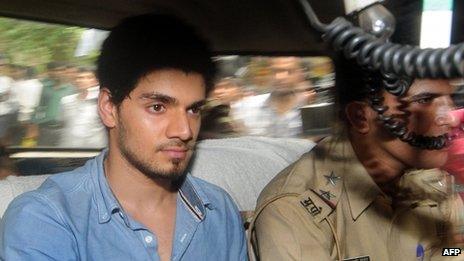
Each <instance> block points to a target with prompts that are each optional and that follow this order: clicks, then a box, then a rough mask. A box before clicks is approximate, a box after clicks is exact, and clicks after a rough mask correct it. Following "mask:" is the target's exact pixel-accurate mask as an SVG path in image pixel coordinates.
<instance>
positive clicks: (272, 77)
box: [200, 57, 334, 138]
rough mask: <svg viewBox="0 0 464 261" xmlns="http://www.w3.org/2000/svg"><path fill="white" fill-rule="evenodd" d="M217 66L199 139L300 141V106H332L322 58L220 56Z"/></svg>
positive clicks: (330, 78)
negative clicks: (234, 138) (326, 104)
mask: <svg viewBox="0 0 464 261" xmlns="http://www.w3.org/2000/svg"><path fill="white" fill-rule="evenodd" d="M218 64H219V66H218V67H219V70H220V73H219V76H220V77H219V79H218V80H217V83H216V85H215V87H214V89H213V91H212V92H211V93H210V95H209V102H208V103H207V107H206V108H205V111H204V113H203V123H202V132H201V133H200V135H201V138H218V137H219V138H220V137H229V136H236V135H240V136H241V135H257V136H268V137H295V138H298V137H305V133H304V131H303V128H302V126H303V123H302V118H301V113H300V111H301V108H302V107H304V106H306V105H309V104H316V103H317V104H320V103H332V102H333V94H332V87H333V85H334V74H333V66H332V62H331V60H330V59H328V58H325V57H313V58H299V57H233V58H229V57H222V60H221V59H219V60H218ZM231 64H232V65H231Z"/></svg>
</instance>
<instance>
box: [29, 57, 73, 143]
mask: <svg viewBox="0 0 464 261" xmlns="http://www.w3.org/2000/svg"><path fill="white" fill-rule="evenodd" d="M47 70H48V77H47V78H45V79H43V80H42V85H43V88H42V94H41V97H40V102H39V106H38V107H37V109H36V111H35V113H34V116H33V119H32V125H31V126H30V127H29V129H28V132H27V133H26V136H25V139H24V140H23V144H24V145H25V146H34V145H35V144H37V145H39V146H57V145H58V144H59V142H60V137H61V135H62V127H63V122H62V117H63V115H62V107H61V99H62V98H63V97H65V96H67V95H70V94H73V93H75V87H74V86H73V85H72V84H71V83H69V82H68V79H67V78H66V76H65V71H66V65H65V64H64V63H61V62H51V63H49V64H48V65H47Z"/></svg>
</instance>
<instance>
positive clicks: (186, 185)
mask: <svg viewBox="0 0 464 261" xmlns="http://www.w3.org/2000/svg"><path fill="white" fill-rule="evenodd" d="M179 196H180V198H181V200H182V202H183V203H185V204H186V206H187V208H188V209H189V210H191V211H190V213H191V214H192V215H193V216H194V217H196V218H198V219H199V220H200V221H202V220H203V219H204V218H205V215H206V208H208V209H214V206H213V205H212V204H211V201H210V200H209V198H208V196H207V195H206V193H205V192H204V191H203V189H202V188H201V186H200V184H198V182H197V181H196V180H195V178H193V177H192V176H191V175H190V174H187V175H186V178H185V180H184V181H183V183H182V186H181V188H180V190H179ZM205 207H206V208H205Z"/></svg>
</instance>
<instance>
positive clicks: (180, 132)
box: [166, 111, 193, 141]
mask: <svg viewBox="0 0 464 261" xmlns="http://www.w3.org/2000/svg"><path fill="white" fill-rule="evenodd" d="M166 135H167V136H168V138H178V139H180V140H182V141H188V140H191V139H192V137H193V133H192V128H191V126H190V121H189V118H188V115H187V112H185V111H184V112H179V113H176V114H175V115H172V118H171V121H170V123H169V126H168V128H167V130H166Z"/></svg>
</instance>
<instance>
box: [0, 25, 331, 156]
mask: <svg viewBox="0 0 464 261" xmlns="http://www.w3.org/2000/svg"><path fill="white" fill-rule="evenodd" d="M106 36H107V32H105V31H101V30H95V29H90V28H81V27H76V26H65V25H56V24H48V23H38V22H31V21H24V20H18V19H10V18H0V143H2V144H5V145H6V146H9V147H12V146H13V147H21V148H33V147H55V148H73V149H74V148H80V149H88V148H94V149H98V148H103V147H105V146H106V130H105V128H104V126H103V125H102V124H101V122H100V120H99V117H98V114H97V110H96V102H97V96H98V91H99V84H98V81H97V78H96V77H95V61H96V59H97V57H98V54H99V51H98V50H99V47H100V45H101V43H102V42H103V40H104V39H105V37H106ZM214 59H215V61H216V62H217V65H218V77H217V81H216V83H215V86H214V88H213V90H212V91H211V92H210V93H209V94H208V102H207V104H206V105H205V106H204V108H203V111H202V117H203V122H202V132H201V134H200V139H206V138H222V137H234V136H240V135H259V136H270V137H307V136H308V135H309V136H311V135H320V134H323V133H325V132H327V126H328V125H327V122H324V121H323V120H322V119H327V117H326V116H329V115H331V113H332V112H333V108H332V104H333V103H332V102H333V101H332V94H331V88H332V87H333V85H334V75H333V66H332V62H331V60H330V59H328V58H327V57H277V56H275V57H264V56H235V55H229V56H217V57H214ZM321 115H322V117H321ZM302 117H303V118H306V120H305V121H302ZM316 119H319V120H316Z"/></svg>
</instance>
